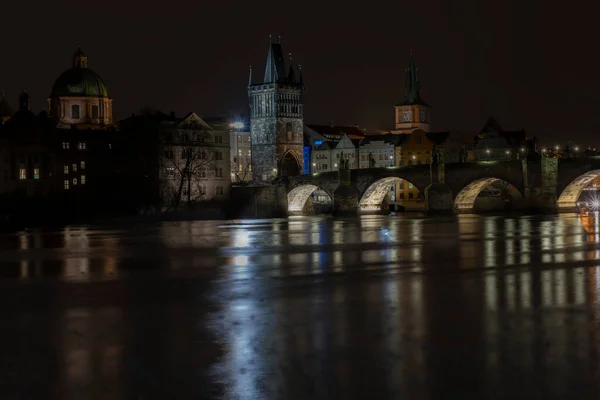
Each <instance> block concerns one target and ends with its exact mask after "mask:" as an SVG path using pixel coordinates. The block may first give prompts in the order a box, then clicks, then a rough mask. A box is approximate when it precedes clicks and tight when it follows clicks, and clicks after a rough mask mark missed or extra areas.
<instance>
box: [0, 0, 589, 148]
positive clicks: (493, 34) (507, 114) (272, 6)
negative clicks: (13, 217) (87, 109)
mask: <svg viewBox="0 0 600 400" xmlns="http://www.w3.org/2000/svg"><path fill="white" fill-rule="evenodd" d="M130 3H132V4H130ZM133 3H134V2H125V1H114V0H104V1H100V2H98V1H94V2H87V1H85V2H84V1H55V2H51V1H46V2H37V3H35V4H34V3H31V2H17V1H13V2H12V4H3V5H2V7H3V10H2V15H3V18H2V32H3V38H4V40H3V41H2V60H1V61H0V85H1V86H3V87H4V88H5V90H6V92H7V94H8V95H9V96H10V99H11V102H12V104H13V106H16V98H17V96H18V93H19V92H20V90H21V89H22V88H26V89H27V90H28V92H29V93H30V94H31V96H32V102H33V107H34V108H35V110H36V111H38V110H40V109H41V108H43V107H45V106H46V103H45V99H46V97H47V96H48V94H49V93H50V89H51V87H52V83H53V82H54V80H55V79H56V77H57V76H58V75H59V74H60V73H61V72H62V71H63V70H64V69H66V68H68V67H69V66H70V63H71V55H72V53H73V52H74V51H75V49H76V47H77V43H81V45H82V49H83V50H84V51H85V52H86V54H87V55H88V56H89V65H90V68H92V69H94V70H95V71H96V72H98V73H99V74H100V75H101V76H102V77H103V78H104V80H105V81H106V83H107V84H108V86H109V90H110V93H111V97H112V98H113V99H114V108H115V113H116V114H117V117H126V116H128V115H129V114H131V113H132V112H137V111H139V110H140V109H141V108H142V107H144V106H153V107H154V108H157V109H161V110H164V111H171V110H173V111H176V112H177V113H178V114H180V113H186V112H188V111H195V112H197V113H198V114H200V115H203V116H214V115H227V114H230V113H232V112H241V111H244V109H245V107H246V105H247V99H246V83H247V79H248V65H250V64H251V65H253V66H254V71H255V76H257V75H262V73H263V71H264V59H265V56H266V51H267V46H268V35H269V34H272V35H273V36H274V37H277V36H278V35H282V43H283V45H284V51H285V52H286V53H287V52H291V53H292V55H293V60H294V63H295V64H297V63H301V64H302V66H303V71H304V77H305V84H306V86H307V91H306V98H305V121H306V122H307V123H327V122H328V121H330V120H333V121H334V122H335V123H336V124H355V123H358V124H360V125H361V126H364V127H367V128H370V129H375V128H390V127H392V124H393V105H394V104H395V103H396V102H397V101H398V100H400V98H401V97H402V95H403V79H404V73H403V71H404V68H405V67H406V64H407V61H408V52H409V49H411V48H412V49H413V53H414V54H415V57H416V61H417V65H418V67H419V71H420V77H421V94H422V97H423V99H424V100H425V101H427V102H428V103H429V104H431V105H432V106H433V107H434V110H433V126H432V129H433V130H436V131H440V130H450V129H457V130H465V131H473V132H476V131H479V129H480V128H481V127H482V126H483V125H484V123H485V120H486V119H487V117H488V116H489V115H494V116H495V117H496V118H497V119H498V121H499V123H500V124H501V125H502V127H503V128H504V129H506V130H513V129H515V130H516V129H521V128H524V129H526V130H527V132H528V134H529V136H533V135H536V136H537V137H538V138H539V139H541V140H543V141H544V142H549V141H551V142H553V143H554V142H555V141H558V140H565V139H567V138H569V139H573V140H576V141H578V142H579V143H581V144H583V145H588V144H592V145H594V146H595V145H600V140H598V139H597V137H596V132H597V131H599V130H600V128H599V127H598V124H597V119H596V115H598V111H600V97H599V96H598V95H597V94H598V93H599V92H600V75H599V72H600V57H599V56H598V55H597V53H598V51H599V50H598V46H596V43H595V41H596V40H597V38H598V37H599V35H598V33H599V32H598V31H599V29H600V28H598V26H600V25H598V23H597V15H598V11H599V10H598V8H600V7H599V6H597V5H591V4H592V2H589V1H588V2H583V1H579V0H576V1H570V2H568V4H567V3H564V2H552V1H550V2H549V1H544V2H542V1H528V0H515V1H504V2H501V1H495V2H485V1H474V0H473V1H447V0H433V1H426V0H421V1H410V2H408V1H400V0H398V1H393V2H335V3H334V2H326V1H319V2H313V1H304V2H258V3H257V2H246V1H244V2H242V3H240V4H239V5H235V4H234V3H230V2H225V1H223V2H216V1H211V2H200V1H191V0H188V1H176V0H173V1H170V2H162V3H155V4H157V5H156V6H154V7H149V6H148V4H149V3H148V2H145V3H142V2H136V3H138V5H134V4H133ZM488 3H489V4H488ZM492 3H493V4H492ZM144 4H145V5H144ZM150 4H152V3H150ZM353 4H355V5H353ZM591 7H594V8H595V9H592V8H591ZM285 9H287V10H285ZM561 138H562V139H561Z"/></svg>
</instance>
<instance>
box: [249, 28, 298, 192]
mask: <svg viewBox="0 0 600 400" xmlns="http://www.w3.org/2000/svg"><path fill="white" fill-rule="evenodd" d="M288 54H289V61H290V63H289V64H290V65H289V68H288V69H287V71H286V65H285V59H284V53H283V49H282V46H281V37H279V43H273V40H272V38H271V36H269V49H268V52H267V60H266V65H265V74H264V77H263V80H262V82H256V83H253V82H252V75H250V78H249V82H248V100H249V103H250V137H251V140H252V176H253V178H254V180H257V181H271V180H273V179H276V178H280V177H284V176H294V175H300V174H302V171H303V166H304V159H303V150H304V134H303V131H304V109H303V108H304V104H303V93H304V86H303V84H302V74H301V73H300V80H298V79H297V77H296V71H295V70H294V67H293V65H292V62H291V61H292V55H291V53H288Z"/></svg>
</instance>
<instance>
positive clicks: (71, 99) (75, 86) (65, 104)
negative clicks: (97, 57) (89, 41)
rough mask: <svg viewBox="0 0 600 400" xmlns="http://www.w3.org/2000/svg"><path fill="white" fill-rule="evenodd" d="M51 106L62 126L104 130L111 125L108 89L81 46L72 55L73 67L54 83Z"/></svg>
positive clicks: (110, 105)
mask: <svg viewBox="0 0 600 400" xmlns="http://www.w3.org/2000/svg"><path fill="white" fill-rule="evenodd" d="M48 109H49V110H50V116H51V117H52V118H53V119H55V120H56V121H57V126H58V127H60V128H69V127H71V126H76V127H77V128H85V129H103V128H106V127H108V126H110V125H112V123H113V112H112V99H111V98H110V97H109V94H108V89H107V87H106V85H105V84H104V81H103V80H102V78H100V76H99V75H98V74H96V73H95V72H94V71H92V70H91V69H89V68H88V57H87V56H86V55H85V54H84V53H83V51H81V48H79V49H77V51H76V52H75V54H73V66H72V67H71V68H69V69H68V70H66V71H65V72H63V73H62V74H61V75H60V76H59V77H58V78H57V79H56V81H55V82H54V85H53V86H52V92H51V93H50V96H49V97H48Z"/></svg>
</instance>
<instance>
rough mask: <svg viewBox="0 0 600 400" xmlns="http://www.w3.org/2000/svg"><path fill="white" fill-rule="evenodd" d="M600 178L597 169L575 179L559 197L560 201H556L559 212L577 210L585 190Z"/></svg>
mask: <svg viewBox="0 0 600 400" xmlns="http://www.w3.org/2000/svg"><path fill="white" fill-rule="evenodd" d="M599 176H600V169H595V170H592V171H589V172H586V173H585V174H583V175H579V176H578V177H577V178H575V179H573V180H572V181H571V183H569V184H568V185H567V187H566V188H565V189H564V190H563V191H562V193H561V194H560V196H558V200H557V201H556V206H557V208H558V212H572V211H575V210H576V209H577V200H578V199H579V197H580V196H581V193H582V192H583V189H585V188H586V187H587V186H589V184H590V183H592V181H593V180H594V179H596V178H598V177H599Z"/></svg>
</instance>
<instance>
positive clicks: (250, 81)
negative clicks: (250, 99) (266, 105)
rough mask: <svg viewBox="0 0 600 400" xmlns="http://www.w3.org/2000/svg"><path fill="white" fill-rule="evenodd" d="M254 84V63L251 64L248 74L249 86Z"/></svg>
mask: <svg viewBox="0 0 600 400" xmlns="http://www.w3.org/2000/svg"><path fill="white" fill-rule="evenodd" d="M251 85H252V65H251V66H250V72H249V74H248V86H251Z"/></svg>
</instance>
